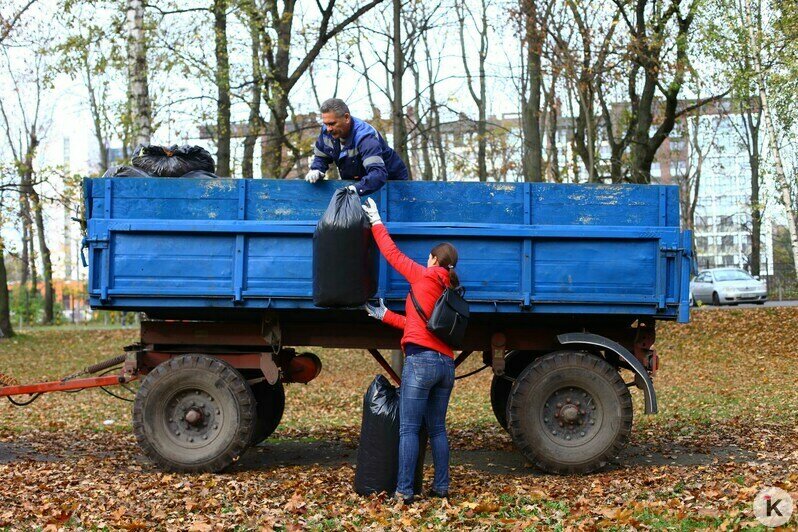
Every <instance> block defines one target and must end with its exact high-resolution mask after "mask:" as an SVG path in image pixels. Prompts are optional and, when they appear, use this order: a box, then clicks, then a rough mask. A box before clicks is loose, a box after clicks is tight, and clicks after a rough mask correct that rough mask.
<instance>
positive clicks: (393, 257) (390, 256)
mask: <svg viewBox="0 0 798 532" xmlns="http://www.w3.org/2000/svg"><path fill="white" fill-rule="evenodd" d="M363 210H364V211H365V213H366V216H367V217H368V219H369V222H371V231H372V233H373V235H374V240H376V241H377V245H378V246H379V248H380V251H381V252H382V254H383V255H384V256H385V259H386V260H387V261H388V264H390V265H391V266H393V267H394V268H395V269H396V271H398V272H399V273H401V274H402V275H403V276H404V278H405V279H407V281H408V282H409V283H410V289H411V290H412V292H413V294H414V295H415V296H416V300H417V301H418V304H419V306H420V307H421V309H422V310H423V311H424V313H425V314H426V315H427V316H429V315H430V314H432V309H433V307H434V306H435V302H436V301H437V300H438V298H439V297H440V296H441V294H442V293H443V291H444V289H445V288H446V287H456V286H458V285H459V284H460V282H459V280H458V278H457V274H456V273H455V272H454V267H455V266H456V265H457V250H456V249H455V247H454V246H452V245H451V244H447V243H443V244H438V245H437V246H435V247H434V248H432V251H430V254H429V258H428V259H427V266H426V268H425V267H424V266H422V265H421V264H418V263H416V262H413V260H412V259H410V258H409V257H407V256H406V255H405V254H404V253H402V252H401V251H399V248H398V247H396V244H394V242H393V240H392V239H391V236H390V235H389V234H388V230H387V229H386V228H385V226H384V225H383V224H382V220H381V219H380V214H379V211H378V210H377V206H376V205H375V204H374V200H372V199H371V198H369V199H368V200H367V201H366V205H364V206H363ZM366 311H367V312H368V313H369V315H370V316H372V317H374V318H377V319H379V320H382V321H384V322H385V323H387V324H389V325H392V326H394V327H396V328H399V329H402V330H403V331H404V334H403V335H402V340H401V344H402V350H403V351H404V353H405V357H406V358H405V364H404V369H403V370H402V386H401V388H400V392H401V393H400V395H399V475H398V479H397V485H396V496H397V497H399V498H401V499H402V500H404V502H412V501H413V496H414V495H415V494H414V493H413V476H414V473H415V467H416V461H417V460H418V434H419V431H420V430H421V424H422V421H424V420H426V424H427V430H428V432H429V439H430V447H431V448H432V460H433V463H434V464H435V478H434V480H433V483H432V491H431V492H430V495H432V496H433V497H448V496H449V442H448V440H447V438H446V409H447V408H448V406H449V397H450V396H451V394H452V388H453V387H454V353H453V352H452V348H451V347H449V346H448V345H446V344H445V343H443V342H442V341H441V340H440V339H438V338H437V337H436V336H435V335H433V334H432V333H431V332H429V331H428V330H427V323H426V321H425V320H424V319H423V318H422V317H421V316H419V314H418V312H417V311H416V308H415V306H414V305H413V301H412V299H411V297H410V294H408V295H407V299H406V301H405V315H404V316H402V315H401V314H397V313H395V312H391V311H390V310H388V309H387V308H385V305H384V304H383V303H382V300H380V306H378V307H372V306H371V305H366Z"/></svg>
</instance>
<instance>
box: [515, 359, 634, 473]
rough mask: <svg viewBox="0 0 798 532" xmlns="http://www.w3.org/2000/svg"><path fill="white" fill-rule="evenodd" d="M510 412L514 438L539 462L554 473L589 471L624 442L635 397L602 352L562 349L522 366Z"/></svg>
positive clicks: (629, 428) (523, 450)
mask: <svg viewBox="0 0 798 532" xmlns="http://www.w3.org/2000/svg"><path fill="white" fill-rule="evenodd" d="M507 415H508V422H509V423H508V430H509V432H510V436H512V438H513V442H514V443H515V445H516V446H517V447H518V449H519V450H520V451H521V452H522V453H523V454H524V456H526V458H527V459H528V460H529V461H530V462H532V464H534V465H535V466H536V467H538V468H540V469H542V470H543V471H546V472H549V473H556V474H574V473H589V472H591V471H595V470H597V469H599V468H601V467H603V466H604V465H605V464H606V463H607V461H608V460H610V459H611V458H613V457H615V456H616V455H617V454H618V452H619V451H620V450H621V449H622V448H623V447H624V445H625V444H626V442H627V440H628V438H629V433H630V432H631V429H632V398H631V395H630V394H629V389H628V388H627V387H626V384H625V383H624V381H623V379H622V378H621V376H620V375H619V374H618V371H617V370H616V369H615V368H613V367H612V366H611V365H610V364H608V363H607V362H606V361H605V360H604V359H603V358H600V357H598V356H595V355H590V354H588V353H582V352H578V351H559V352H556V353H551V354H548V355H546V356H544V357H541V358H539V359H537V360H535V361H534V362H533V363H532V364H530V365H529V366H528V367H527V368H526V369H525V370H524V371H523V372H521V375H519V377H518V378H517V379H516V381H515V383H514V384H513V388H512V390H511V392H510V400H509V404H508V408H507Z"/></svg>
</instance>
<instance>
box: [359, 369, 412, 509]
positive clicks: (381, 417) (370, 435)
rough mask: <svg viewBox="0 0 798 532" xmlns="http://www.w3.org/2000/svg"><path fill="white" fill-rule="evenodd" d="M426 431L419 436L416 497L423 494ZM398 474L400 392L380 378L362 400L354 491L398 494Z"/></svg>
mask: <svg viewBox="0 0 798 532" xmlns="http://www.w3.org/2000/svg"><path fill="white" fill-rule="evenodd" d="M426 450H427V431H426V429H425V428H424V429H422V431H421V434H419V445H418V462H417V463H416V475H415V479H414V482H413V491H414V493H415V494H417V495H418V494H420V493H421V484H422V480H423V476H424V455H425V454H426ZM398 473H399V390H397V389H396V388H395V387H394V386H393V385H392V384H391V383H390V382H388V379H386V378H385V377H383V376H382V375H377V376H376V377H374V380H373V381H372V382H371V386H369V389H368V390H367V391H366V395H365V396H364V397H363V421H362V423H361V426H360V445H359V446H358V448H357V469H355V492H357V493H358V494H360V495H371V494H372V493H380V492H382V491H384V492H387V493H390V494H391V495H393V493H394V492H395V491H396V479H397V477H398Z"/></svg>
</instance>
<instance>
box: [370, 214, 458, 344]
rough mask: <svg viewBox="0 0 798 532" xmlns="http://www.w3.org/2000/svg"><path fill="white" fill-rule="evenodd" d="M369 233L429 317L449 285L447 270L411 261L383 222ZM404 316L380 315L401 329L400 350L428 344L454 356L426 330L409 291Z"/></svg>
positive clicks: (389, 323)
mask: <svg viewBox="0 0 798 532" xmlns="http://www.w3.org/2000/svg"><path fill="white" fill-rule="evenodd" d="M371 232H372V233H373V234H374V240H376V241H377V246H379V248H380V251H381V252H382V254H383V255H384V256H385V259H386V260H387V261H388V264H390V265H391V266H393V267H394V268H395V269H396V271H398V272H399V273H401V274H402V276H403V277H404V278H405V279H407V282H409V283H410V287H411V288H412V289H413V293H414V294H415V296H416V299H417V300H418V304H419V305H420V306H421V309H422V310H423V311H424V313H425V314H426V315H427V316H429V315H430V314H431V313H432V309H433V307H434V306H435V302H436V301H437V300H438V298H439V297H441V294H442V293H443V287H444V284H445V285H446V286H449V272H447V271H446V268H443V267H441V266H433V267H432V268H425V267H424V266H422V265H421V264H418V263H416V262H413V259H411V258H410V257H408V256H407V255H405V254H404V253H402V252H401V251H399V248H398V247H396V244H395V243H394V241H393V239H391V235H389V234H388V230H387V229H386V228H385V226H384V225H382V224H377V225H374V226H372V227H371ZM405 315H406V316H402V315H401V314H397V313H396V312H391V311H390V310H387V311H386V312H385V316H384V317H383V321H384V322H385V323H387V324H388V325H392V326H393V327H396V328H397V329H402V330H403V331H404V334H403V335H402V342H401V343H402V349H403V350H404V347H405V344H416V345H420V346H422V347H429V348H430V349H432V350H433V351H438V352H440V353H443V354H444V355H447V356H450V357H452V358H454V353H453V352H452V348H451V347H449V346H448V345H446V344H445V343H443V342H442V341H441V340H440V339H439V338H438V337H437V336H435V335H434V334H432V333H431V332H429V331H428V330H427V324H426V322H425V321H424V319H423V318H422V317H421V316H419V315H418V312H416V307H415V305H413V300H412V299H411V298H410V293H408V294H407V299H406V300H405Z"/></svg>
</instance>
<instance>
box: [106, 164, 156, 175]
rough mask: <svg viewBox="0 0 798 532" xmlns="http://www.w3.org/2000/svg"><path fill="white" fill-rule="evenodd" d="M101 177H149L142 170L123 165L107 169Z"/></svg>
mask: <svg viewBox="0 0 798 532" xmlns="http://www.w3.org/2000/svg"><path fill="white" fill-rule="evenodd" d="M103 177H149V175H148V174H147V172H144V171H143V170H139V169H138V168H134V167H132V166H127V165H124V164H123V165H119V166H111V167H109V168H108V170H106V171H105V173H104V174H103Z"/></svg>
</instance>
